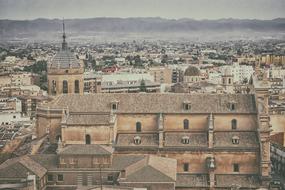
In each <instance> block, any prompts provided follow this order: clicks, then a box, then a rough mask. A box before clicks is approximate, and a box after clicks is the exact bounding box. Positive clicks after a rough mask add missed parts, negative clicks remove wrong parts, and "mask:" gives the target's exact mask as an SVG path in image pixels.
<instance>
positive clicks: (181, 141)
mask: <svg viewBox="0 0 285 190" xmlns="http://www.w3.org/2000/svg"><path fill="white" fill-rule="evenodd" d="M263 84H264V83H263V82H260V81H258V80H257V81H256V89H255V90H256V95H245V94H235V95H233V94H231V95H230V94H224V95H217V94H212V95H209V94H195V95H190V94H167V93H166V94H92V95H91V94H90V95H75V94H74V95H71V94H70V95H61V96H58V97H57V98H56V99H55V100H54V101H52V102H51V103H48V104H46V105H42V106H40V107H39V108H38V112H37V136H38V137H39V138H41V137H43V136H45V135H46V134H48V136H49V139H50V141H51V143H57V142H59V141H60V147H62V148H63V149H68V147H69V148H72V147H73V146H75V145H76V146H78V147H77V150H80V149H82V150H84V149H85V148H86V146H87V147H88V146H91V145H93V146H95V145H100V146H102V145H104V146H106V147H108V148H113V149H114V152H112V153H111V154H112V155H113V156H118V155H121V156H130V155H137V156H142V155H156V156H159V157H166V158H170V159H174V160H176V161H177V167H176V178H175V180H174V181H173V182H172V183H174V186H175V189H208V188H210V189H219V188H223V189H231V188H233V187H236V186H239V187H241V188H260V187H265V188H266V187H268V182H269V180H270V159H269V158H270V150H269V138H268V137H269V133H270V129H269V127H270V125H269V117H268V100H267V94H268V89H267V87H266V85H265V86H264V85H263ZM90 144H91V145H90ZM61 151H62V149H61V150H59V151H58V153H59V154H60V152H61ZM75 154H76V153H75ZM81 154H82V153H81ZM90 156H92V155H90ZM67 158H68V157H67ZM78 158H79V157H78ZM64 160H66V159H64ZM67 160H68V162H71V161H72V162H71V163H74V160H72V159H71V161H70V160H69V159H67ZM106 160H108V159H106ZM109 160H112V159H109ZM78 161H79V160H78ZM64 163H65V162H64ZM165 166H167V165H165ZM62 175H65V174H64V173H63V174H62ZM66 175H67V174H66ZM120 175H124V173H123V174H122V173H121V174H120ZM148 175H149V176H151V177H152V178H153V177H154V176H155V175H154V176H152V173H151V172H150V173H149V174H148ZM172 179H174V178H172ZM74 180H75V179H74ZM133 180H134V179H133ZM136 180H138V178H136ZM79 181H80V180H79ZM133 182H134V181H133ZM65 183H66V184H68V183H71V182H65ZM118 183H119V184H120V185H121V183H120V180H119V182H118ZM134 184H136V183H133V186H135V185H134ZM140 187H147V185H142V186H140ZM168 188H169V187H168ZM168 188H165V189H168ZM162 189H164V188H162ZM170 189H173V186H172V188H171V187H170Z"/></svg>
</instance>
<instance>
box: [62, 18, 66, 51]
mask: <svg viewBox="0 0 285 190" xmlns="http://www.w3.org/2000/svg"><path fill="white" fill-rule="evenodd" d="M62 30H63V34H62V38H63V42H62V47H61V48H62V49H63V50H66V49H67V43H66V41H65V39H66V35H65V25H64V18H63V19H62Z"/></svg>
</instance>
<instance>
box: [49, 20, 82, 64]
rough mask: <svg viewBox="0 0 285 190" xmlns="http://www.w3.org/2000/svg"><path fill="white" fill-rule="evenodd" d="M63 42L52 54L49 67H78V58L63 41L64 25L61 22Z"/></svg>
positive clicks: (64, 36)
mask: <svg viewBox="0 0 285 190" xmlns="http://www.w3.org/2000/svg"><path fill="white" fill-rule="evenodd" d="M62 38H63V42H62V47H61V50H60V51H59V52H58V53H57V54H56V55H55V56H54V58H53V59H52V60H51V63H50V65H49V68H51V69H71V68H80V67H81V64H80V62H79V60H78V59H77V58H76V57H75V56H74V54H73V53H72V52H71V51H70V50H69V49H68V47H67V43H66V41H65V38H66V35H65V27H64V22H63V35H62Z"/></svg>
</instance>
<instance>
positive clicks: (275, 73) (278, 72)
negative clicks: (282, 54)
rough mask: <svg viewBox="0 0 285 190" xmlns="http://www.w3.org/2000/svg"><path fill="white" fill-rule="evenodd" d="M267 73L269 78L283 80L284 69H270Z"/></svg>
mask: <svg viewBox="0 0 285 190" xmlns="http://www.w3.org/2000/svg"><path fill="white" fill-rule="evenodd" d="M269 73H270V78H280V79H283V78H284V77H285V69H282V68H280V67H271V68H270V70H269Z"/></svg>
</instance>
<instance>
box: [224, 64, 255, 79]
mask: <svg viewBox="0 0 285 190" xmlns="http://www.w3.org/2000/svg"><path fill="white" fill-rule="evenodd" d="M227 68H229V69H230V71H231V74H232V75H233V81H234V83H237V84H242V83H243V81H244V80H245V79H246V80H247V81H249V80H250V78H251V76H252V74H253V73H254V69H253V67H252V66H248V65H239V64H238V63H237V62H235V63H233V65H230V66H228V65H227V66H222V67H221V68H220V70H221V72H222V73H223V74H225V71H226V69H227Z"/></svg>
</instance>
